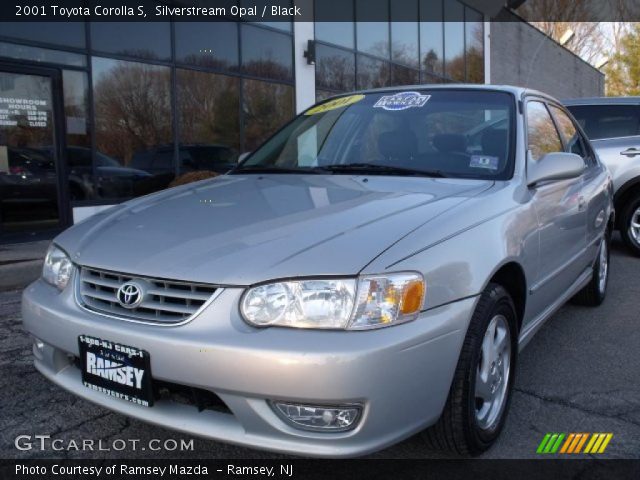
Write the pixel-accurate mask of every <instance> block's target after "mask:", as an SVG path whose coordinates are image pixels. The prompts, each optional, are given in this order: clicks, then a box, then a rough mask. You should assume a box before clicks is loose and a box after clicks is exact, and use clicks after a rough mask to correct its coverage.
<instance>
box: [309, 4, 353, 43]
mask: <svg viewBox="0 0 640 480" xmlns="http://www.w3.org/2000/svg"><path fill="white" fill-rule="evenodd" d="M314 3H315V12H316V20H317V21H316V24H315V31H316V39H317V40H320V41H322V42H327V43H334V44H336V45H340V46H343V47H347V48H353V47H354V40H355V30H354V29H355V24H354V23H353V19H354V4H353V0H322V1H316V2H314ZM323 19H341V20H342V21H340V22H325V21H323Z"/></svg>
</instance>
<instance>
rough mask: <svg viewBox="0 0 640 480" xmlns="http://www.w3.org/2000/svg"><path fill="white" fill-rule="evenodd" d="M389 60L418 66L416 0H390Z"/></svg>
mask: <svg viewBox="0 0 640 480" xmlns="http://www.w3.org/2000/svg"><path fill="white" fill-rule="evenodd" d="M391 60H392V61H393V62H397V63H402V64H404V65H408V66H411V67H417V66H418V62H419V55H418V0H404V1H403V2H391Z"/></svg>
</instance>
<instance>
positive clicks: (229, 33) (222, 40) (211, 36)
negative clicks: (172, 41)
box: [174, 22, 239, 69]
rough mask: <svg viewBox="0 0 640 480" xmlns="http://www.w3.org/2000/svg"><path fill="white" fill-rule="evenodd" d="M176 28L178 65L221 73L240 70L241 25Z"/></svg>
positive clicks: (178, 25) (188, 24)
mask: <svg viewBox="0 0 640 480" xmlns="http://www.w3.org/2000/svg"><path fill="white" fill-rule="evenodd" d="M174 28H175V35H176V60H177V61H178V62H182V63H187V64H190V65H198V66H204V67H213V68H217V69H234V68H237V66H238V63H239V51H238V24H237V23H234V22H177V23H176V24H175V27H174Z"/></svg>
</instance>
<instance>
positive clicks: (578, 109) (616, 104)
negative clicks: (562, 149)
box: [564, 97, 640, 256]
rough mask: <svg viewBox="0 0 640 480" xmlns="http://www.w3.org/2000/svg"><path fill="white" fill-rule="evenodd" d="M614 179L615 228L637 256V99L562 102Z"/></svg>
mask: <svg viewBox="0 0 640 480" xmlns="http://www.w3.org/2000/svg"><path fill="white" fill-rule="evenodd" d="M564 104H565V105H566V106H567V108H568V109H569V110H570V111H571V113H572V114H573V116H574V117H575V118H576V120H577V121H578V123H580V125H582V128H583V129H584V131H585V132H586V134H587V136H588V137H589V138H590V140H591V143H592V145H593V147H594V148H595V149H596V151H597V152H598V154H599V155H600V159H601V160H602V162H603V163H604V164H605V165H606V166H607V167H608V168H609V170H610V171H611V175H612V176H613V186H614V191H615V198H614V201H615V207H616V212H617V221H616V228H617V230H619V231H620V234H621V236H622V239H623V241H624V243H625V244H626V246H627V248H628V249H629V250H630V251H631V252H632V253H634V254H635V255H639V256H640V97H600V98H580V99H574V100H565V102H564Z"/></svg>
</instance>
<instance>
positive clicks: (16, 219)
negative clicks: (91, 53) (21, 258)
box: [0, 64, 69, 243]
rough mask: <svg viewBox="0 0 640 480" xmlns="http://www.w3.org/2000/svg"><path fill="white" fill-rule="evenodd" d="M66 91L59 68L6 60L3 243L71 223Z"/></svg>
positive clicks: (0, 160)
mask: <svg viewBox="0 0 640 480" xmlns="http://www.w3.org/2000/svg"><path fill="white" fill-rule="evenodd" d="M60 90H61V89H60V77H59V73H58V72H57V71H55V70H50V69H42V68H36V67H34V68H32V67H22V66H15V65H5V64H0V243H5V242H13V241H25V240H29V239H32V238H38V237H42V236H46V235H47V233H51V234H53V232H55V231H57V230H59V229H60V228H62V227H63V226H65V225H66V224H67V223H68V218H69V213H68V211H67V210H68V209H67V208H65V205H68V204H67V203H66V202H65V199H64V193H65V192H63V191H62V189H61V188H60V184H61V182H60V179H61V178H64V175H63V172H64V163H63V158H62V152H63V141H64V132H63V129H64V125H63V122H62V116H61V101H60V98H59V95H60Z"/></svg>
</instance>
